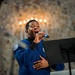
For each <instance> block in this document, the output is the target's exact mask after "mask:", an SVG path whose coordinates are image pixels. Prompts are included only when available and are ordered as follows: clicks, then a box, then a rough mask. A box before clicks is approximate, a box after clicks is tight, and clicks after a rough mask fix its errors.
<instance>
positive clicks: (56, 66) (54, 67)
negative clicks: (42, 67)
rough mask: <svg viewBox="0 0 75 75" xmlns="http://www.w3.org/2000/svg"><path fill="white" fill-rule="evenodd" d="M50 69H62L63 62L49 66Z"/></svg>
mask: <svg viewBox="0 0 75 75" xmlns="http://www.w3.org/2000/svg"><path fill="white" fill-rule="evenodd" d="M51 68H52V69H54V70H55V71H60V70H63V69H64V68H65V66H64V64H54V65H52V66H51Z"/></svg>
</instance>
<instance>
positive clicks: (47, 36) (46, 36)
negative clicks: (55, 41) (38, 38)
mask: <svg viewBox="0 0 75 75" xmlns="http://www.w3.org/2000/svg"><path fill="white" fill-rule="evenodd" d="M39 33H41V32H38V34H39ZM43 37H44V38H49V35H48V34H46V33H44V36H43Z"/></svg>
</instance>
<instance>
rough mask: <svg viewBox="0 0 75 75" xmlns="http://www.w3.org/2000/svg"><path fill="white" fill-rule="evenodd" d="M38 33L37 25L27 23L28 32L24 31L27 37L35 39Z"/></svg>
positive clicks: (33, 22) (35, 23)
mask: <svg viewBox="0 0 75 75" xmlns="http://www.w3.org/2000/svg"><path fill="white" fill-rule="evenodd" d="M39 31H40V26H39V23H37V22H36V21H32V22H30V23H29V27H28V30H27V31H26V32H27V34H28V37H30V38H35V35H36V33H38V32H39Z"/></svg>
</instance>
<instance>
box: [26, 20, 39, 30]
mask: <svg viewBox="0 0 75 75" xmlns="http://www.w3.org/2000/svg"><path fill="white" fill-rule="evenodd" d="M32 21H35V22H37V23H38V21H36V20H34V19H33V20H30V21H29V22H27V24H26V26H25V28H26V30H27V29H28V28H29V23H30V22H32Z"/></svg>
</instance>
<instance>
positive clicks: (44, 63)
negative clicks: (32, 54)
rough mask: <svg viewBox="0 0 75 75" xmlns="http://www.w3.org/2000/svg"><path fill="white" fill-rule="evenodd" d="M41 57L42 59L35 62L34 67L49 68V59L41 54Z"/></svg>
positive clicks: (37, 68)
mask: <svg viewBox="0 0 75 75" xmlns="http://www.w3.org/2000/svg"><path fill="white" fill-rule="evenodd" d="M40 58H41V60H38V61H36V62H34V65H33V67H34V68H35V69H36V70H39V69H42V68H47V67H48V66H49V64H48V61H47V60H46V59H45V58H43V57H42V56H40Z"/></svg>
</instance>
